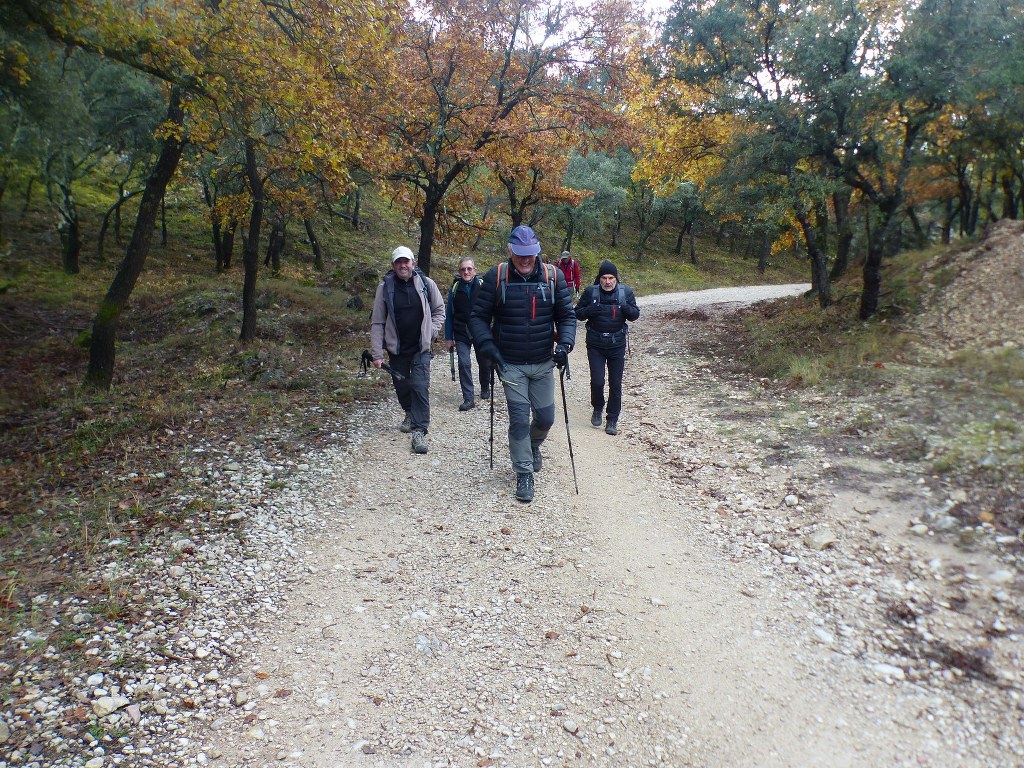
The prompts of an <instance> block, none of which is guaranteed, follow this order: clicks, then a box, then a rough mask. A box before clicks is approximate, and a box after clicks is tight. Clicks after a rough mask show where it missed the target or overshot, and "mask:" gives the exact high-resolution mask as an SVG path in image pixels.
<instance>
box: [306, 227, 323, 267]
mask: <svg viewBox="0 0 1024 768" xmlns="http://www.w3.org/2000/svg"><path fill="white" fill-rule="evenodd" d="M302 223H303V225H304V226H305V227H306V237H307V238H309V246H310V248H312V249H313V268H314V269H316V270H317V271H318V272H323V271H324V249H323V248H321V247H320V241H319V240H317V239H316V232H314V231H313V222H312V221H310V220H309V219H303V220H302Z"/></svg>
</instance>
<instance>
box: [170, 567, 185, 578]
mask: <svg viewBox="0 0 1024 768" xmlns="http://www.w3.org/2000/svg"><path fill="white" fill-rule="evenodd" d="M187 574H188V571H186V570H185V569H184V568H182V567H181V566H180V565H172V566H171V567H170V568H168V569H167V575H168V576H170V577H171V578H172V579H180V578H182V577H183V576H185V575H187Z"/></svg>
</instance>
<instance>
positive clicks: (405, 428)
mask: <svg viewBox="0 0 1024 768" xmlns="http://www.w3.org/2000/svg"><path fill="white" fill-rule="evenodd" d="M398 431H399V432H405V434H409V433H410V432H412V414H411V413H409V412H408V411H406V412H405V420H404V421H403V422H402V423H401V424H399V425H398Z"/></svg>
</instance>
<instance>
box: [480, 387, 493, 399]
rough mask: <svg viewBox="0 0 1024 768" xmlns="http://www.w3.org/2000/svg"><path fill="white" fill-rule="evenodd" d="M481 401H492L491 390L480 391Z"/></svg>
mask: <svg viewBox="0 0 1024 768" xmlns="http://www.w3.org/2000/svg"><path fill="white" fill-rule="evenodd" d="M480 399H481V400H490V399H491V390H489V389H481V390H480Z"/></svg>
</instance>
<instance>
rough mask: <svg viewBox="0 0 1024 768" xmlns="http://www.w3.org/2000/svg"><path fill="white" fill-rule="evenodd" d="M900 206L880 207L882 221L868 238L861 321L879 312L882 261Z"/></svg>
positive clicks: (889, 203)
mask: <svg viewBox="0 0 1024 768" xmlns="http://www.w3.org/2000/svg"><path fill="white" fill-rule="evenodd" d="M896 208H898V205H897V204H896V203H895V202H893V201H888V202H887V203H886V204H885V207H884V208H883V207H881V206H880V207H879V210H880V213H881V220H880V221H879V222H878V224H877V225H876V226H875V230H874V232H873V233H872V234H871V237H869V238H868V254H867V258H865V259H864V286H863V289H862V291H861V295H860V312H859V313H858V316H859V317H860V319H861V320H867V319H869V318H871V317H873V316H874V314H875V313H876V312H877V311H878V299H879V297H880V296H881V292H882V260H883V258H884V257H885V252H886V249H887V247H888V246H889V243H890V239H891V236H892V230H893V224H894V223H895V220H896V217H895V210H896Z"/></svg>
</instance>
